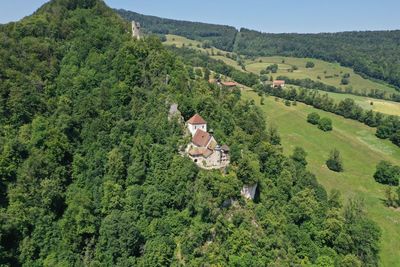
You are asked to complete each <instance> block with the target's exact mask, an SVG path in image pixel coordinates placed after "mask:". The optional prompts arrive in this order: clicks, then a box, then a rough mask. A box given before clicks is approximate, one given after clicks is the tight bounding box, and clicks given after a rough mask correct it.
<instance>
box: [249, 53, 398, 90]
mask: <svg viewBox="0 0 400 267" xmlns="http://www.w3.org/2000/svg"><path fill="white" fill-rule="evenodd" d="M307 61H312V62H314V64H315V66H314V68H306V67H305V66H306V62H307ZM272 64H278V72H277V73H273V74H271V75H272V76H273V77H274V78H275V77H277V76H279V75H285V76H288V77H289V78H293V79H305V78H310V79H312V80H315V81H321V82H323V83H325V84H329V85H333V86H335V87H340V88H343V89H345V88H346V87H349V86H351V87H352V88H353V91H358V92H363V91H369V90H371V89H380V90H383V91H385V92H388V93H394V92H396V90H395V89H394V88H392V87H390V86H389V85H386V84H384V83H380V82H375V81H372V80H369V79H365V78H363V77H361V76H360V75H359V74H356V73H355V72H354V71H353V69H351V68H347V67H343V66H340V64H339V63H330V62H326V61H323V60H318V59H312V58H295V57H281V56H274V57H260V58H257V59H255V60H247V62H246V69H247V70H248V71H251V72H254V73H257V74H259V73H260V71H261V70H262V69H265V68H266V67H268V66H269V65H272ZM292 66H297V67H298V70H295V71H293V72H289V70H290V69H291V68H292ZM345 73H349V74H350V78H349V80H350V83H349V84H348V85H341V83H340V82H341V79H342V76H343V74H345ZM318 77H319V78H318Z"/></svg>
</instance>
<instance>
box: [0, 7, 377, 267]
mask: <svg viewBox="0 0 400 267" xmlns="http://www.w3.org/2000/svg"><path fill="white" fill-rule="evenodd" d="M129 29H130V25H129V24H128V23H126V22H125V21H123V20H122V19H121V18H120V17H119V16H118V15H117V14H115V13H114V11H113V10H111V9H109V8H108V7H107V6H106V5H105V4H104V3H103V2H102V1H99V0H85V1H75V0H53V1H51V2H49V3H47V4H46V5H44V6H43V7H42V8H40V9H39V10H38V11H37V12H35V13H34V14H33V15H32V16H29V17H26V18H24V19H23V20H22V21H19V22H16V23H10V24H6V25H2V26H0V35H1V39H2V42H0V57H1V60H0V64H1V68H0V79H1V83H0V92H1V94H0V103H2V105H0V107H1V111H0V112H1V115H2V116H1V117H0V118H1V119H0V175H1V176H0V265H2V266H3V265H4V266H168V265H174V266H178V265H188V266H201V265H204V264H210V265H216V266H235V265H237V266H264V265H270V266H282V265H284V266H286V265H289V264H296V265H300V264H302V263H304V262H308V263H310V264H319V265H322V264H330V263H332V262H341V263H343V264H344V263H346V264H348V265H349V264H355V266H357V264H358V263H359V262H361V263H362V264H363V265H365V266H377V264H378V254H379V249H378V244H379V238H380V230H379V228H377V226H376V225H375V224H374V223H373V222H372V221H370V220H369V219H368V218H367V217H366V216H364V214H363V207H362V205H361V204H360V203H358V202H352V201H350V203H349V204H348V205H347V206H346V208H345V209H344V211H341V210H340V206H341V204H340V200H339V196H338V194H333V195H332V194H330V195H328V194H327V193H326V191H325V189H324V188H323V187H322V186H321V185H320V184H318V182H317V180H316V177H315V176H314V175H313V174H312V173H310V172H308V171H307V170H306V168H305V166H306V159H305V153H304V151H301V150H297V151H296V153H295V154H294V155H293V157H292V158H289V157H286V156H285V155H284V154H283V152H282V148H281V147H280V145H279V142H278V141H279V140H278V138H277V137H278V136H277V133H276V129H275V130H271V131H270V132H268V130H267V129H268V127H267V126H266V123H265V120H264V117H263V114H262V113H261V111H260V110H259V109H258V108H257V106H256V105H255V104H254V103H253V102H251V101H245V100H242V99H241V95H240V91H239V90H222V89H221V88H219V87H217V86H214V85H212V84H209V83H208V82H207V81H204V79H203V77H197V76H196V75H193V73H191V71H190V69H192V71H193V67H195V64H192V62H193V61H191V60H186V58H185V57H183V56H182V54H179V53H176V54H175V52H174V50H167V49H165V48H164V47H163V46H162V44H161V42H160V40H159V39H158V38H155V37H149V36H146V37H145V38H143V39H142V40H133V39H132V38H131V36H130V34H129ZM182 53H183V54H184V53H185V51H184V52H182ZM186 56H187V58H188V59H190V58H193V57H197V55H193V54H187V55H186ZM220 66H222V67H223V66H224V65H223V64H222V63H221V64H220ZM210 69H211V68H210ZM238 73H239V74H240V75H242V73H241V72H238ZM243 75H246V74H243ZM243 77H248V76H243ZM171 103H178V105H179V110H180V112H181V114H182V116H183V117H184V119H188V118H190V117H191V116H192V115H193V114H195V113H196V112H201V114H202V116H203V117H204V118H205V119H206V120H207V122H208V124H209V127H211V128H213V129H214V135H215V136H216V138H217V140H221V142H223V143H227V144H228V145H229V146H230V154H231V165H230V166H229V168H228V169H227V170H226V172H220V171H218V170H214V171H206V170H201V169H199V168H198V167H197V166H196V165H195V164H194V163H193V162H192V161H191V160H190V159H188V158H186V157H183V156H181V155H180V153H179V152H180V149H181V147H182V145H184V144H185V137H184V126H183V125H181V124H180V123H179V121H177V120H175V121H174V120H171V121H169V120H168V110H169V107H170V105H171ZM249 182H257V183H258V193H257V198H256V199H255V200H254V202H247V201H244V200H243V199H242V198H241V197H240V189H241V188H242V186H243V185H244V184H245V183H249ZM230 200H232V202H233V204H232V205H226V203H227V201H228V202H230Z"/></svg>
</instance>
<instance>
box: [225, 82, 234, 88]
mask: <svg viewBox="0 0 400 267" xmlns="http://www.w3.org/2000/svg"><path fill="white" fill-rule="evenodd" d="M222 85H223V86H229V87H231V86H236V85H237V83H235V82H222Z"/></svg>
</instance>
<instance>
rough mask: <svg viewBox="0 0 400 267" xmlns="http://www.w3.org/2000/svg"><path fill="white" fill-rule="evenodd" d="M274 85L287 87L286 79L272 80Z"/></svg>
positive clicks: (275, 86)
mask: <svg viewBox="0 0 400 267" xmlns="http://www.w3.org/2000/svg"><path fill="white" fill-rule="evenodd" d="M272 87H274V88H277V87H281V88H283V87H285V81H284V80H275V81H273V82H272Z"/></svg>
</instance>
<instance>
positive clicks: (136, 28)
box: [132, 21, 142, 40]
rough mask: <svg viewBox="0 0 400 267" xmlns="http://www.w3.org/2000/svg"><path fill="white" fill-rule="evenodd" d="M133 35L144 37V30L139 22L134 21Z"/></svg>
mask: <svg viewBox="0 0 400 267" xmlns="http://www.w3.org/2000/svg"><path fill="white" fill-rule="evenodd" d="M132 37H133V38H136V39H138V40H139V39H141V38H142V31H141V27H140V23H139V22H135V21H132Z"/></svg>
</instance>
